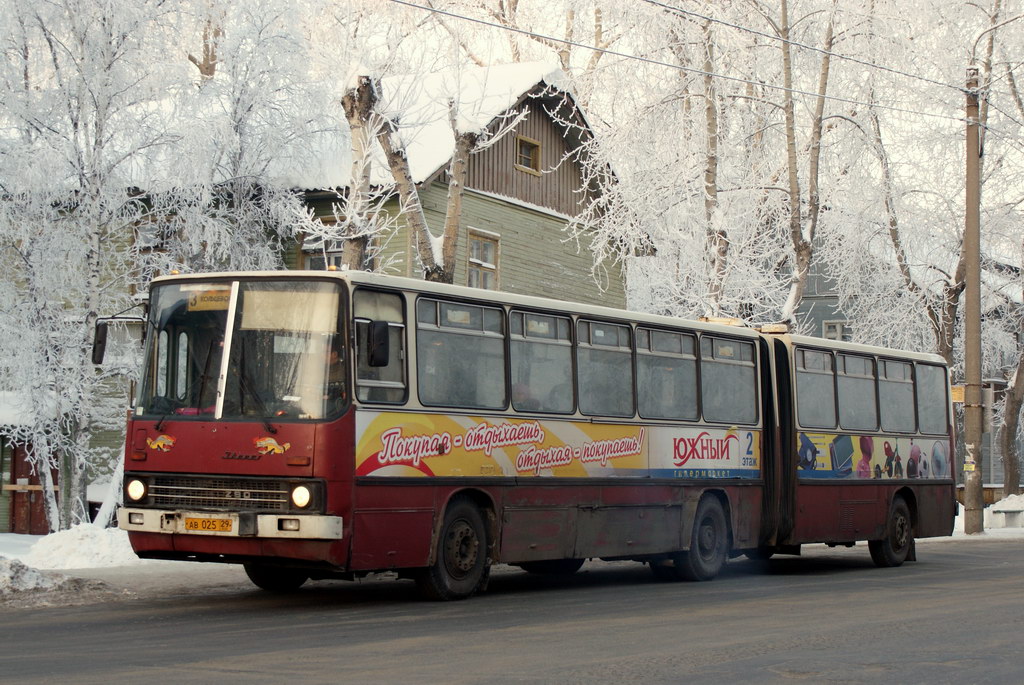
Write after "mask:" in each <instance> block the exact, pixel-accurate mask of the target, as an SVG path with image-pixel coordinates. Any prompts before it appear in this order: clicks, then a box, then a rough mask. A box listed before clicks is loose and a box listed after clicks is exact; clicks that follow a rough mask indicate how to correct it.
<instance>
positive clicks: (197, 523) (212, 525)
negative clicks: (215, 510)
mask: <svg viewBox="0 0 1024 685" xmlns="http://www.w3.org/2000/svg"><path fill="white" fill-rule="evenodd" d="M185 530H196V531H205V532H211V533H230V532H231V519H189V518H187V519H185Z"/></svg>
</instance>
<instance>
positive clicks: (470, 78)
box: [288, 64, 626, 307]
mask: <svg viewBox="0 0 1024 685" xmlns="http://www.w3.org/2000/svg"><path fill="white" fill-rule="evenodd" d="M452 78H455V79H456V82H454V83H453V82H451V81H450V79H452ZM563 81H564V77H563V75H562V73H561V72H560V71H557V70H554V71H553V70H551V68H550V67H545V66H543V65H538V64H513V65H505V66H500V67H490V68H481V69H472V70H462V71H461V72H460V73H459V74H458V75H457V76H452V75H451V74H448V73H439V74H433V75H430V76H428V77H425V78H423V79H420V80H418V81H417V82H416V85H417V88H416V89H414V91H413V92H412V94H410V92H409V89H408V88H406V85H407V84H408V80H403V79H384V81H383V83H382V90H383V97H384V98H388V97H390V98H391V100H385V106H390V107H391V115H392V116H393V117H394V118H395V120H396V121H397V123H398V134H399V137H400V138H401V139H402V140H403V141H406V142H407V155H408V159H409V166H410V171H411V173H412V177H413V181H414V182H415V183H416V186H417V188H418V192H419V197H420V201H421V204H422V206H423V209H424V213H425V216H426V219H427V223H428V225H429V226H430V228H431V231H432V232H433V233H434V235H440V234H441V232H442V228H443V225H444V221H445V212H446V206H447V195H448V181H449V178H448V167H449V164H450V162H451V157H452V154H453V150H454V135H453V133H452V131H451V127H450V122H449V111H448V103H449V100H450V98H451V94H452V93H454V94H455V97H458V98H459V108H460V113H462V114H463V117H464V119H468V120H469V121H468V123H467V124H466V125H470V126H479V127H480V130H486V131H487V133H488V134H489V135H490V136H495V134H497V133H499V132H500V133H501V135H500V136H496V137H495V139H494V140H493V141H490V144H489V146H487V147H486V148H484V149H482V150H480V151H478V152H475V153H474V154H472V155H471V156H470V158H469V164H468V179H467V182H466V187H465V191H464V197H463V207H462V213H461V218H460V232H459V238H458V242H457V254H456V269H455V280H454V282H455V283H456V284H459V285H470V286H475V287H479V288H483V289H492V290H502V291H506V292H514V293H521V294H526V295H536V296H541V297H555V298H559V299H567V300H573V301H577V302H586V303H590V304H600V305H605V306H611V307H624V306H625V301H626V298H625V286H624V282H623V272H622V269H621V265H620V264H604V265H599V266H598V267H597V269H595V267H594V258H593V255H592V253H591V252H590V250H589V248H588V246H587V245H586V241H585V240H584V241H580V242H579V244H577V241H575V240H573V239H571V237H570V235H569V234H568V233H567V232H566V230H565V229H566V226H567V225H568V224H569V222H570V220H571V219H572V217H574V216H575V215H577V214H578V213H579V212H580V211H581V209H582V207H583V206H584V205H583V204H582V203H584V202H587V201H589V200H590V199H592V198H593V196H594V194H596V193H600V192H601V189H600V188H598V187H593V186H591V187H585V186H586V182H585V180H584V177H585V175H584V173H583V166H582V158H583V155H585V154H586V148H585V147H584V144H585V143H586V142H587V141H589V140H591V139H592V137H593V132H592V129H591V127H590V125H589V124H588V122H587V120H586V117H585V116H584V114H583V113H582V112H581V111H580V110H579V108H578V107H577V105H576V103H575V101H574V100H573V97H572V95H571V93H569V92H568V91H567V90H565V89H564V88H563V87H562V83H563ZM446 93H447V94H448V96H447V97H446V95H445V94H446ZM467 111H468V112H469V115H468V116H466V115H465V113H466V112H467ZM512 124H514V126H512ZM348 163H349V162H348V161H343V162H342V164H341V166H340V167H339V169H341V167H343V166H344V164H348ZM372 164H373V176H372V177H373V178H375V179H376V181H375V185H376V187H379V188H385V187H388V186H389V185H390V183H389V181H390V171H389V169H388V168H387V166H386V163H385V162H384V159H383V155H382V154H381V153H379V151H377V154H376V155H375V158H374V159H373V161H372ZM320 168H324V167H323V166H320ZM342 171H343V169H342ZM329 175H330V174H327V176H329ZM303 185H304V187H306V188H319V189H312V190H306V191H305V198H306V200H307V202H308V203H309V205H310V206H311V207H312V208H313V210H314V213H315V214H316V215H317V217H319V218H320V219H321V221H324V222H330V221H332V220H334V216H333V212H332V204H334V203H336V202H337V200H338V197H339V195H340V194H341V193H344V192H346V188H345V186H344V184H341V185H332V184H330V183H322V182H320V183H318V182H317V179H316V178H315V177H314V178H311V179H308V180H307V181H306V182H305V183H303ZM398 204H399V203H398V200H397V198H393V199H392V200H390V201H389V202H388V203H387V205H386V206H385V211H389V212H394V213H399V210H398ZM397 225H398V228H397V229H395V230H394V231H392V232H390V233H388V234H386V235H383V236H381V237H380V238H379V241H380V242H379V250H380V253H379V254H378V255H377V258H376V259H377V265H378V266H379V267H380V268H381V270H383V271H384V272H385V273H393V274H396V275H401V276H411V277H420V276H421V272H420V269H419V265H418V263H417V256H416V252H415V246H414V243H413V237H412V235H411V233H412V232H411V231H410V230H409V229H408V228H407V226H406V225H405V224H404V223H403V222H401V221H399V222H397ZM327 248H328V249H327V250H326V260H327V261H328V262H331V263H333V264H340V263H341V251H340V250H341V244H340V243H335V244H333V245H328V246H327ZM288 262H289V266H290V267H292V268H313V269H317V268H324V267H325V250H324V249H323V248H322V247H320V246H319V245H312V244H311V243H310V242H309V241H307V242H306V243H305V244H304V245H302V246H300V247H298V248H297V249H296V250H295V251H294V253H293V254H291V255H290V256H289V259H288ZM595 273H596V274H597V277H596V278H595V276H594V274H595Z"/></svg>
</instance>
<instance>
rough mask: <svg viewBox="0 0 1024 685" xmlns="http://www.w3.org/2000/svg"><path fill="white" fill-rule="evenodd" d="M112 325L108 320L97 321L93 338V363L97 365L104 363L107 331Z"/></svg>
mask: <svg viewBox="0 0 1024 685" xmlns="http://www.w3.org/2000/svg"><path fill="white" fill-rule="evenodd" d="M109 328H110V325H109V324H108V323H107V322H106V321H97V322H96V331H95V333H94V334H93V338H92V363H93V364H96V365H97V366H98V365H100V364H102V363H103V355H104V354H105V353H106V351H107V331H108V329H109Z"/></svg>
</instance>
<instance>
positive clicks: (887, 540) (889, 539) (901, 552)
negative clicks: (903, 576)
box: [868, 495, 914, 568]
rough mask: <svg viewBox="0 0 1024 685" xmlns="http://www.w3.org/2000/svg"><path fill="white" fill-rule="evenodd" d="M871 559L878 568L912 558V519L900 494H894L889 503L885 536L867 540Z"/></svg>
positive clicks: (888, 566) (908, 507)
mask: <svg viewBox="0 0 1024 685" xmlns="http://www.w3.org/2000/svg"><path fill="white" fill-rule="evenodd" d="M868 550H869V551H870V552H871V560H872V561H873V562H875V566H878V567H880V568H891V567H894V566H900V565H902V564H903V562H904V561H907V560H908V559H912V558H913V553H914V520H913V518H912V516H911V513H910V506H909V505H908V504H907V501H906V499H905V498H904V497H903V496H902V495H896V496H895V497H893V499H892V504H891V505H889V515H888V517H887V518H886V522H885V537H884V538H882V539H880V540H868Z"/></svg>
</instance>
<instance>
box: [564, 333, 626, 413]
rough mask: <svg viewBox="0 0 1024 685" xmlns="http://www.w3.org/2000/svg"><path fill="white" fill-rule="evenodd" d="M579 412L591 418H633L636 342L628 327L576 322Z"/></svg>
mask: <svg viewBox="0 0 1024 685" xmlns="http://www.w3.org/2000/svg"><path fill="white" fill-rule="evenodd" d="M576 355H577V357H576V359H577V363H578V364H579V378H577V383H578V384H579V398H580V411H581V412H582V413H584V414H588V415H591V416H633V343H632V336H631V331H630V328H629V326H623V325H620V324H611V323H603V322H599V321H582V320H581V321H579V322H578V323H577V339H576Z"/></svg>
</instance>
